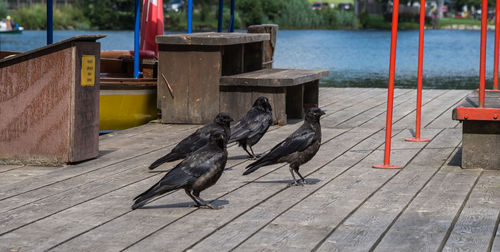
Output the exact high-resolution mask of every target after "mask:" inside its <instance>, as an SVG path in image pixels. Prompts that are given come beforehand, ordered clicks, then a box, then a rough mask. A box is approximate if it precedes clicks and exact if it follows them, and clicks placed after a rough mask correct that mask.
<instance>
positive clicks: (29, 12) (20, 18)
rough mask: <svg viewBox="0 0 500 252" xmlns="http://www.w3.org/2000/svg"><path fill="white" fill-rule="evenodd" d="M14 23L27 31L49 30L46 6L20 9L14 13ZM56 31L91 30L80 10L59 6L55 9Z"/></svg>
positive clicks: (36, 5) (40, 5) (37, 5)
mask: <svg viewBox="0 0 500 252" xmlns="http://www.w3.org/2000/svg"><path fill="white" fill-rule="evenodd" d="M12 17H13V19H14V22H16V23H17V24H19V25H20V26H23V27H24V29H27V30H38V29H46V28H47V8H46V6H45V4H35V5H33V6H32V7H31V8H19V9H16V10H14V11H12ZM54 29H56V30H67V29H79V30H86V29H90V23H89V21H88V20H87V19H86V17H85V16H84V15H83V11H82V10H81V9H80V8H77V7H73V6H64V5H61V7H59V6H57V8H54Z"/></svg>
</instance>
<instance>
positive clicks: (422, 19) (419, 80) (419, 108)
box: [405, 0, 500, 142]
mask: <svg viewBox="0 0 500 252" xmlns="http://www.w3.org/2000/svg"><path fill="white" fill-rule="evenodd" d="M499 1H500V0H499ZM424 28H425V0H420V31H419V37H418V77H417V125H416V127H415V131H416V133H415V137H408V138H406V139H405V140H406V141H409V142H428V141H430V139H428V138H420V118H421V114H422V66H423V61H424Z"/></svg>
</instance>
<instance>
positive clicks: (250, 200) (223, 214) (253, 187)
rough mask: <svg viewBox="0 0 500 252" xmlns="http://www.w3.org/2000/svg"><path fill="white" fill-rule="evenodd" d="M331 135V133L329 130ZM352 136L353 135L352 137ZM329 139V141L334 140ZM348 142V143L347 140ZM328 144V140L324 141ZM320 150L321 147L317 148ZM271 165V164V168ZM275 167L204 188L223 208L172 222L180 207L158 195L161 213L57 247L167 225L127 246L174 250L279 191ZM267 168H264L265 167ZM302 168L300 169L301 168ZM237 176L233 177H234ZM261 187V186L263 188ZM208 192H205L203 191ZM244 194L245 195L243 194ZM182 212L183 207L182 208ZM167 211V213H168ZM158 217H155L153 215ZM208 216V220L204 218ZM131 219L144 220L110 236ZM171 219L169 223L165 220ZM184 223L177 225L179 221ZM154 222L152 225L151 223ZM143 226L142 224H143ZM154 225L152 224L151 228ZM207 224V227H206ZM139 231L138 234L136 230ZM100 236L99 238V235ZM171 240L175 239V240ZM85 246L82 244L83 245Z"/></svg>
mask: <svg viewBox="0 0 500 252" xmlns="http://www.w3.org/2000/svg"><path fill="white" fill-rule="evenodd" d="M341 132H342V131H339V130H333V131H332V130H328V131H327V132H324V133H325V134H324V135H325V138H327V139H329V138H330V137H332V136H334V135H335V134H338V133H341ZM332 133H333V134H334V135H331V134H332ZM355 135H356V134H354V133H351V134H349V135H348V136H347V135H345V134H344V135H341V136H339V137H336V138H334V140H336V139H339V141H341V140H342V142H346V144H345V146H342V147H340V149H339V150H338V151H335V152H334V153H332V155H331V156H328V155H319V156H318V158H319V159H320V160H317V159H313V160H311V161H310V164H309V163H308V165H307V166H304V167H303V168H304V169H303V172H304V174H307V173H308V172H309V171H311V170H312V169H317V168H320V167H321V166H323V164H324V163H325V162H328V161H330V160H331V159H332V158H334V157H335V156H338V155H341V154H342V152H344V151H345V150H346V149H348V148H349V145H353V144H356V143H357V141H359V139H362V138H363V136H360V135H359V134H358V136H357V137H356V136H355ZM354 138H355V139H354ZM334 140H332V141H334ZM347 142H349V143H347ZM329 143H330V144H329V145H330V146H331V147H332V146H334V145H335V143H334V142H329ZM327 144H328V143H327ZM330 150H331V148H324V149H323V153H327V152H330ZM320 151H321V149H320ZM273 167H274V168H273ZM277 167H280V165H278V166H276V165H274V166H272V167H267V169H263V170H259V171H256V173H257V172H259V174H257V175H256V176H258V177H260V176H259V175H260V174H265V176H263V177H261V178H259V179H258V180H257V183H250V184H246V185H245V186H244V187H242V186H241V185H239V184H240V183H248V182H247V181H248V180H249V178H247V177H242V176H240V172H241V167H234V168H233V169H234V170H235V172H237V174H235V175H233V177H231V175H230V173H232V171H228V173H227V174H224V176H223V177H222V178H221V180H222V181H220V182H219V183H218V184H217V186H214V187H213V189H212V188H210V189H208V190H207V191H212V193H211V195H221V196H223V197H220V198H219V197H217V201H220V202H226V201H227V202H229V205H226V206H225V208H224V209H222V210H220V211H217V212H213V211H194V212H189V216H186V217H185V218H182V221H179V220H177V221H175V222H174V223H171V222H172V221H174V220H176V218H178V217H179V216H182V214H179V211H180V210H181V209H179V210H178V209H172V211H173V212H171V211H170V209H169V208H168V207H167V206H168V205H167V204H169V203H168V202H171V200H170V201H167V199H166V198H165V199H163V198H162V199H160V200H159V201H158V202H156V204H157V205H158V204H159V205H160V208H162V207H161V206H165V208H163V209H162V211H163V212H164V214H163V215H161V216H158V217H154V218H155V219H148V220H145V219H144V217H145V215H144V213H142V214H138V213H135V212H132V213H130V214H127V216H124V217H123V218H121V219H120V220H116V221H115V222H113V223H109V224H105V225H103V226H102V227H99V228H97V229H96V230H93V231H92V232H91V233H88V234H85V235H82V236H80V237H78V238H76V239H75V240H74V241H71V242H69V243H67V244H64V245H63V246H62V247H61V250H65V249H66V248H68V247H72V246H75V245H76V244H89V246H88V247H86V249H93V245H92V243H93V242H90V243H89V241H92V240H93V238H92V237H96V235H97V234H98V235H97V236H105V237H106V238H104V239H106V240H108V239H111V240H113V242H111V243H113V244H121V247H122V248H123V247H126V246H128V245H131V244H133V243H131V242H130V240H131V239H137V238H134V237H137V236H139V237H140V236H144V235H148V232H151V230H156V229H158V228H161V225H159V224H162V223H163V225H168V227H167V228H165V229H162V230H161V231H159V232H157V233H155V234H153V235H152V236H149V237H148V238H146V239H145V240H143V241H141V242H140V243H138V244H136V245H134V246H133V247H131V248H130V249H131V250H136V249H143V250H156V249H158V248H159V247H161V246H164V245H165V244H169V249H170V250H173V251H178V250H183V249H185V248H186V247H187V246H189V245H190V243H191V242H192V240H193V238H195V237H200V238H201V237H202V236H203V233H206V232H209V231H211V230H213V229H215V228H216V227H217V226H218V225H221V224H222V223H223V222H225V221H227V220H230V219H231V218H234V217H236V216H238V215H239V214H240V212H242V211H246V210H248V209H251V208H252V206H254V205H255V204H256V203H258V202H262V201H264V200H265V199H266V198H267V197H269V196H270V195H273V194H274V193H276V192H279V191H280V190H283V189H284V188H286V187H287V186H286V184H285V183H287V182H289V177H290V178H291V176H290V175H289V172H288V169H286V168H284V169H278V170H276V171H274V172H272V173H269V169H276V168H277ZM266 170H267V171H266ZM301 170H302V169H301ZM235 176H237V177H235ZM235 181H238V182H239V183H234V182H235ZM273 181H274V182H273ZM264 188H265V190H263V189H264ZM227 192H230V194H227V195H225V194H226V193H227ZM207 193H208V192H207ZM245 195H246V196H245ZM180 197H184V198H185V196H184V195H182V194H180ZM162 204H163V205H162ZM150 210H152V209H147V211H150ZM182 212H185V211H182ZM169 213H170V214H169ZM207 216H210V218H208V219H207ZM156 218H158V219H156ZM200 220H203V222H204V223H205V224H204V227H203V228H202V229H199V228H197V227H196V226H195V225H191V224H192V223H195V222H198V221H200ZM206 220H210V221H208V222H207V221H206ZM130 221H132V222H133V223H144V222H146V223H144V224H143V225H141V226H142V227H141V228H138V229H136V230H135V231H134V234H131V236H130V237H129V238H130V239H116V238H113V237H111V236H110V235H111V233H109V230H115V229H116V228H119V227H123V226H124V225H126V223H128V222H130ZM169 223H171V224H169ZM179 224H180V225H182V226H184V228H183V227H181V226H180V225H179ZM153 225H154V226H153ZM144 226H146V227H144ZM154 227H156V228H154ZM209 228H210V229H209ZM179 230H183V232H182V233H181V232H179ZM184 232H186V233H190V234H191V235H190V238H188V239H185V238H182V237H181V236H182V234H184ZM138 233H139V234H138ZM157 237H168V238H167V239H164V240H163V241H162V242H154V244H150V241H152V240H155V241H156V239H155V238H157ZM99 239H101V238H99ZM173 241H176V242H175V244H174V242H173ZM84 246H85V245H84Z"/></svg>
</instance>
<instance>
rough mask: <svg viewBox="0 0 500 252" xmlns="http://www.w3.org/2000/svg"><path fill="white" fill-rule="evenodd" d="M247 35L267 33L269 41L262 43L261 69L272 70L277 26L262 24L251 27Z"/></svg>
mask: <svg viewBox="0 0 500 252" xmlns="http://www.w3.org/2000/svg"><path fill="white" fill-rule="evenodd" d="M248 33H268V34H269V37H270V39H269V41H266V42H264V61H263V62H262V65H263V68H267V69H271V68H273V57H274V48H276V37H277V36H278V25H275V24H263V25H251V26H249V27H248Z"/></svg>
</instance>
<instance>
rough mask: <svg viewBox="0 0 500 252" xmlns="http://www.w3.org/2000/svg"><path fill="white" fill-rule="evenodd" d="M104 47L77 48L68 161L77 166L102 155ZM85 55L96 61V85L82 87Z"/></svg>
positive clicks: (92, 44)
mask: <svg viewBox="0 0 500 252" xmlns="http://www.w3.org/2000/svg"><path fill="white" fill-rule="evenodd" d="M100 51H101V46H100V44H99V43H95V42H77V43H76V44H75V52H74V54H75V56H74V57H75V58H74V61H75V68H74V69H73V71H72V75H73V76H75V80H74V82H75V85H74V88H73V91H72V92H73V93H74V97H72V100H71V103H72V111H70V114H71V115H73V116H72V117H71V123H70V125H71V127H70V138H69V142H70V153H69V161H70V162H77V161H83V160H87V159H90V158H95V157H97V155H98V154H99V90H100V84H99V74H100V72H101V71H100V64H99V62H100ZM86 55H92V56H93V57H94V81H93V82H94V84H93V85H92V86H86V85H84V84H83V83H81V80H82V76H81V75H82V67H83V66H82V64H83V62H82V61H83V60H84V57H85V56H86Z"/></svg>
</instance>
